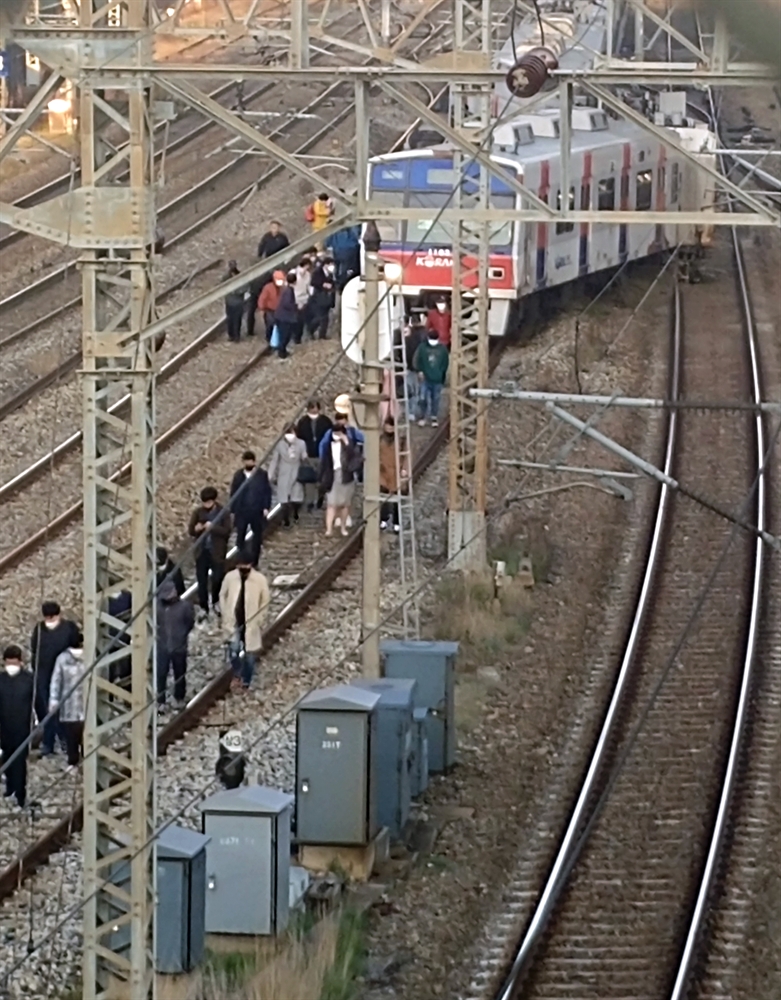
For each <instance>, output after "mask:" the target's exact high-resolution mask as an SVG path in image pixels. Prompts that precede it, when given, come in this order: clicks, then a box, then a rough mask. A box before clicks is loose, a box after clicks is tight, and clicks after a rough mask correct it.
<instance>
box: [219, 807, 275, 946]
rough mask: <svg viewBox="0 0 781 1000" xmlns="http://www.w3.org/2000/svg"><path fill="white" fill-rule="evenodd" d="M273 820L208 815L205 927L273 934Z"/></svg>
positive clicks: (235, 932)
mask: <svg viewBox="0 0 781 1000" xmlns="http://www.w3.org/2000/svg"><path fill="white" fill-rule="evenodd" d="M272 831H273V820H272V819H271V818H270V817H268V816H252V815H249V814H244V813H235V814H230V815H226V814H224V813H217V814H207V816H206V824H205V830H204V832H205V833H206V835H207V836H209V837H211V838H212V839H211V840H210V841H209V843H208V845H207V847H206V931H207V933H209V934H271V933H272V931H273V926H272V919H271V907H272V900H273V899H274V867H273V861H272V859H273V858H274V843H273V834H272Z"/></svg>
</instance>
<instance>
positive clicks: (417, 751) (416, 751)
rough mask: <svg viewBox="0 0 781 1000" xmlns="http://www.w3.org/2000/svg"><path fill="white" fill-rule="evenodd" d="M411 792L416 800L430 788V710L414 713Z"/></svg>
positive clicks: (419, 710)
mask: <svg viewBox="0 0 781 1000" xmlns="http://www.w3.org/2000/svg"><path fill="white" fill-rule="evenodd" d="M410 774H411V780H410V792H411V794H412V798H413V799H416V798H417V797H418V796H419V795H422V794H423V793H424V792H425V790H426V789H427V788H428V709H427V708H416V709H414V711H413V713H412V767H411V768H410Z"/></svg>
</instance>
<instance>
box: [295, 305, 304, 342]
mask: <svg viewBox="0 0 781 1000" xmlns="http://www.w3.org/2000/svg"><path fill="white" fill-rule="evenodd" d="M304 317H305V312H304V310H303V309H299V310H298V320H297V321H296V326H295V329H294V331H293V343H294V344H300V343H301V340H302V338H303V336H304Z"/></svg>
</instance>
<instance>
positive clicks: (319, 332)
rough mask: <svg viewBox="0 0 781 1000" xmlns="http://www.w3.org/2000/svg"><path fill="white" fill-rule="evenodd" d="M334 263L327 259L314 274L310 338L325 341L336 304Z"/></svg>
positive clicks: (310, 308)
mask: <svg viewBox="0 0 781 1000" xmlns="http://www.w3.org/2000/svg"><path fill="white" fill-rule="evenodd" d="M335 280H336V279H335V278H334V262H333V261H332V260H331V259H330V258H326V259H325V260H324V261H323V262H322V264H318V266H317V267H316V268H315V269H314V271H313V272H312V282H311V284H312V294H311V296H310V298H309V319H308V323H307V325H308V326H309V336H310V337H313V338H314V337H315V336H317V337H318V338H319V339H320V340H325V338H326V337H327V336H328V323H329V321H330V319H331V310H332V309H333V307H334V304H335V302H336V295H335V292H334V287H335Z"/></svg>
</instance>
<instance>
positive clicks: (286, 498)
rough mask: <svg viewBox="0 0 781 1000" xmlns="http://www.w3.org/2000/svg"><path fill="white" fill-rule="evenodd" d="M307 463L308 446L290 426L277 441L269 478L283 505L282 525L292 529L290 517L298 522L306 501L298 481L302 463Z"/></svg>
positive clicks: (302, 488) (292, 426) (270, 464)
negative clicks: (302, 505) (300, 510)
mask: <svg viewBox="0 0 781 1000" xmlns="http://www.w3.org/2000/svg"><path fill="white" fill-rule="evenodd" d="M304 462H306V445H305V444H304V442H303V441H302V440H301V438H299V437H298V436H297V435H296V428H295V425H294V424H288V426H287V427H286V428H285V433H284V434H283V436H282V440H281V441H277V443H276V445H275V446H274V451H273V452H272V454H271V462H270V463H269V467H268V478H269V479H270V480H271V482H272V483H274V484H275V485H276V488H277V501H278V502H279V503H281V504H282V523H283V525H284V526H285V527H286V528H289V527H290V516H291V514H292V516H293V520H294V521H298V512H299V509H300V508H301V504H302V503H303V501H304V487H303V486H302V485H301V483H300V482H299V480H298V473H299V471H300V469H301V465H302V463H304Z"/></svg>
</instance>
